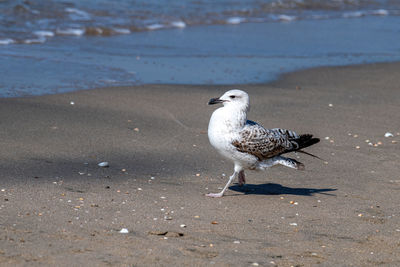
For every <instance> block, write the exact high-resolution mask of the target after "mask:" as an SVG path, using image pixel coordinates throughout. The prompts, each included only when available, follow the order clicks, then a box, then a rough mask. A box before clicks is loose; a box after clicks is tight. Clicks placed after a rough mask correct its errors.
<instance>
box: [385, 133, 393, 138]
mask: <svg viewBox="0 0 400 267" xmlns="http://www.w3.org/2000/svg"><path fill="white" fill-rule="evenodd" d="M385 137H393V134H392V133H389V132H387V133H385Z"/></svg>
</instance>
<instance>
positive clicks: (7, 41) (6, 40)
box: [0, 38, 15, 45]
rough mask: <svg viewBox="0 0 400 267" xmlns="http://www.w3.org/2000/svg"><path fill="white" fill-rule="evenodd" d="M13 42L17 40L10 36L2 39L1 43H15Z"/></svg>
mask: <svg viewBox="0 0 400 267" xmlns="http://www.w3.org/2000/svg"><path fill="white" fill-rule="evenodd" d="M13 43H15V41H14V40H13V39H10V38H6V39H0V45H8V44H13Z"/></svg>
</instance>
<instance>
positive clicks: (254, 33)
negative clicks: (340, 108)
mask: <svg viewBox="0 0 400 267" xmlns="http://www.w3.org/2000/svg"><path fill="white" fill-rule="evenodd" d="M394 60H400V1H392V0H365V1H364V0H270V1H259V0H249V1H227V0H212V1H211V0H196V1H188V0H169V1H156V0H152V1H150V0H141V1H131V0H120V1H115V0H97V1H96V0H87V1H78V0H70V1H68V2H66V1H58V0H53V1H51V0H37V1H28V0H25V1H15V0H14V1H11V0H10V1H7V0H6V1H0V96H2V97H14V96H27V95H41V94H48V93H62V92H68V91H73V90H82V89H90V88H95V87H104V86H119V85H138V84H146V83H169V84H171V83H172V84H241V83H262V82H268V81H271V80H273V79H276V77H278V75H280V74H281V73H284V72H288V71H294V70H298V69H302V68H309V67H316V66H333V65H335V66H336V65H349V64H358V63H369V62H386V61H394Z"/></svg>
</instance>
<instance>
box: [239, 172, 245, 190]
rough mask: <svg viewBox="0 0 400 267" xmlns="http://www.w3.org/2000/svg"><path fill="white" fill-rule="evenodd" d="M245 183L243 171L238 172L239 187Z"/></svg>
mask: <svg viewBox="0 0 400 267" xmlns="http://www.w3.org/2000/svg"><path fill="white" fill-rule="evenodd" d="M245 183H246V177H245V176H244V171H243V170H242V171H240V172H239V186H243V185H244V184H245Z"/></svg>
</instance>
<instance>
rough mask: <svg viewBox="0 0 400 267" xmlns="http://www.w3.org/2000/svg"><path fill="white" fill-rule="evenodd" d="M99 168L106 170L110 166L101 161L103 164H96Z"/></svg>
mask: <svg viewBox="0 0 400 267" xmlns="http://www.w3.org/2000/svg"><path fill="white" fill-rule="evenodd" d="M97 165H98V166H99V167H103V168H107V167H109V166H110V165H109V164H108V162H107V161H103V162H100V163H99V164H97Z"/></svg>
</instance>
